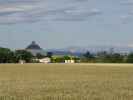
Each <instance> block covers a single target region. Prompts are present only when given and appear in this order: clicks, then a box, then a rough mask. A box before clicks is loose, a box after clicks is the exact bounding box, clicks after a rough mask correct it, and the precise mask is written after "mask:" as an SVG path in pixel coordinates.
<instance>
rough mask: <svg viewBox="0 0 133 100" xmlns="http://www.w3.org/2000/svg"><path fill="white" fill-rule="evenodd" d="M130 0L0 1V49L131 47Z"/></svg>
mask: <svg viewBox="0 0 133 100" xmlns="http://www.w3.org/2000/svg"><path fill="white" fill-rule="evenodd" d="M132 27H133V1H132V0H0V46H3V47H9V48H24V47H25V46H27V45H28V44H29V43H30V42H31V41H32V40H34V41H37V42H38V43H39V44H40V45H41V47H43V48H64V47H68V46H88V45H115V46H117V45H118V46H133V28H132Z"/></svg>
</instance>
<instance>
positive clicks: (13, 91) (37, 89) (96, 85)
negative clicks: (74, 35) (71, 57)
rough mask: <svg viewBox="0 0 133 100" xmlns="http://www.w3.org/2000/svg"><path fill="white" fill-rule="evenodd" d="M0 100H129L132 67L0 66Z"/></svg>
mask: <svg viewBox="0 0 133 100" xmlns="http://www.w3.org/2000/svg"><path fill="white" fill-rule="evenodd" d="M0 100H133V65H131V64H23V65H19V64H2V65H0Z"/></svg>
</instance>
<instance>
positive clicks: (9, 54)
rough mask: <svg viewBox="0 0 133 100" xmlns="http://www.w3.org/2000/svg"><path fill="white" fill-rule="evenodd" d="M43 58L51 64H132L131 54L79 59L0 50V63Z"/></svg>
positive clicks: (105, 52) (132, 56)
mask: <svg viewBox="0 0 133 100" xmlns="http://www.w3.org/2000/svg"><path fill="white" fill-rule="evenodd" d="M44 57H50V58H51V61H52V62H53V63H63V62H64V61H65V60H75V62H77V63H133V52H131V53H128V54H121V53H115V52H107V51H102V52H98V53H91V52H89V51H87V52H86V53H84V54H82V55H81V56H80V57H77V56H69V55H65V56H59V57H54V56H53V53H52V52H48V53H47V55H41V54H37V55H36V56H33V55H32V54H31V53H30V52H28V51H26V50H15V51H12V50H10V49H8V48H2V47H1V48H0V63H18V62H19V61H20V60H24V61H26V62H27V63H33V62H35V61H34V60H33V59H41V58H44Z"/></svg>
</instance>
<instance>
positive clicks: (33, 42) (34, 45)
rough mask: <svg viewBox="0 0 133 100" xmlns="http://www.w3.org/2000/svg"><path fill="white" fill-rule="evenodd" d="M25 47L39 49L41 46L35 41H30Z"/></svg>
mask: <svg viewBox="0 0 133 100" xmlns="http://www.w3.org/2000/svg"><path fill="white" fill-rule="evenodd" d="M26 49H31V50H41V49H42V48H41V47H40V46H39V45H38V44H37V43H36V42H35V41H32V43H31V44H30V45H28V46H27V48H26Z"/></svg>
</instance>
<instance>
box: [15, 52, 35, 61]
mask: <svg viewBox="0 0 133 100" xmlns="http://www.w3.org/2000/svg"><path fill="white" fill-rule="evenodd" d="M15 56H16V59H17V61H19V60H25V61H26V62H28V63H29V62H32V58H33V55H32V54H31V53H30V52H28V51H26V50H16V51H15Z"/></svg>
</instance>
